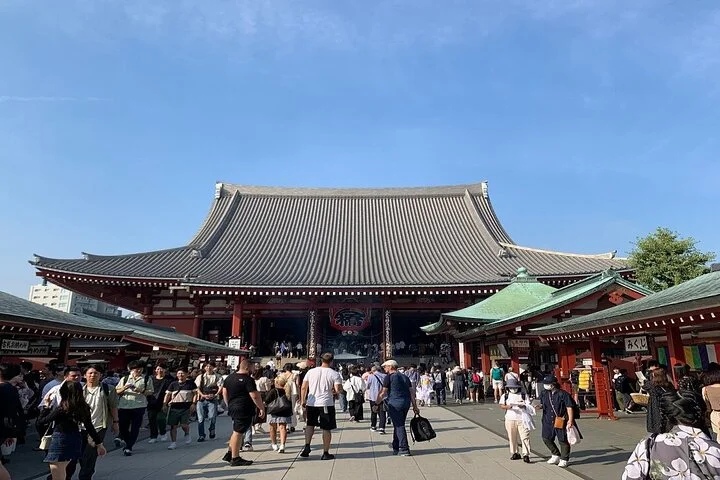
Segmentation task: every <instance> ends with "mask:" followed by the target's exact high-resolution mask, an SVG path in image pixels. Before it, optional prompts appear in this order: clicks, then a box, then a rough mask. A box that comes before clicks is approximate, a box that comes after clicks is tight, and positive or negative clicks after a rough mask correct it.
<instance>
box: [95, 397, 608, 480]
mask: <svg viewBox="0 0 720 480" xmlns="http://www.w3.org/2000/svg"><path fill="white" fill-rule="evenodd" d="M423 414H424V415H425V416H427V417H428V418H430V419H431V421H432V423H433V426H434V427H435V428H436V430H437V433H438V438H437V439H435V440H434V441H431V442H427V443H422V444H416V445H414V446H413V447H412V448H413V451H414V456H412V457H394V456H392V454H391V453H392V452H391V450H390V449H389V448H388V442H389V441H390V440H391V437H390V435H384V436H383V435H379V434H377V433H373V432H371V431H370V429H369V423H368V421H367V420H366V421H364V422H363V423H360V424H355V423H349V422H347V421H345V416H344V415H342V417H343V418H342V419H341V420H343V421H340V422H339V429H338V430H337V431H336V435H335V437H334V439H333V453H335V454H336V455H337V458H336V460H334V461H321V460H320V459H319V457H320V453H321V452H319V451H318V450H315V451H314V452H313V453H312V455H311V457H310V458H309V459H303V458H299V457H298V454H299V452H300V450H301V448H302V443H303V441H302V435H301V433H299V432H298V433H295V434H292V435H291V437H290V440H289V443H288V448H287V453H285V454H278V453H275V452H273V451H272V450H270V446H269V440H268V436H267V434H264V435H262V434H261V435H259V436H257V437H256V438H255V448H256V451H255V452H252V453H249V454H247V455H246V457H247V458H250V459H252V460H255V464H254V465H252V466H250V467H247V468H232V467H229V466H226V464H224V463H223V462H222V461H221V457H222V456H223V454H224V452H225V445H224V441H223V440H222V439H225V438H226V437H227V436H228V434H229V430H230V422H229V419H228V418H227V417H225V416H223V417H220V418H219V419H218V439H216V440H214V441H210V442H206V443H202V444H199V443H193V444H192V445H190V446H185V445H183V444H180V445H179V447H178V449H177V450H175V451H168V450H166V446H167V444H156V445H149V444H147V443H146V442H143V443H141V444H139V445H137V446H136V447H135V455H133V456H132V457H130V458H126V457H123V456H122V454H121V452H119V451H115V452H112V453H110V454H108V455H107V456H106V457H105V458H102V459H100V460H99V462H98V472H97V474H96V476H95V479H96V480H116V479H118V480H119V479H123V480H140V479H153V480H161V479H178V480H182V479H187V480H203V479H207V480H226V479H227V480H230V479H241V478H242V479H258V480H270V479H272V480H280V479H282V480H304V479H312V480H324V479H328V480H330V479H337V480H340V479H347V478H352V479H353V480H375V479H388V478H393V479H394V480H405V479H407V480H419V479H427V480H435V479H437V480H466V479H488V478H492V479H497V480H505V479H508V480H509V479H524V480H527V479H530V478H557V479H567V480H571V479H578V478H580V477H578V476H576V475H574V474H573V473H571V472H568V471H565V470H562V469H560V468H559V467H556V466H551V465H547V464H546V463H544V460H543V459H540V458H537V457H535V456H534V457H533V458H532V462H533V463H532V464H530V465H527V464H524V463H523V462H518V461H510V460H509V452H508V447H507V443H506V441H505V439H504V438H502V437H500V436H498V435H495V434H493V433H490V432H488V431H487V430H486V429H484V428H481V427H479V426H477V425H475V424H473V423H471V422H469V421H467V420H466V419H464V418H462V417H460V416H458V415H456V414H455V413H453V412H452V411H450V410H447V409H443V408H427V409H423ZM192 427H193V429H194V427H195V425H193V426H192ZM318 440H319V439H318ZM315 443H316V445H318V443H317V441H316V442H315ZM244 455H245V454H244ZM605 478H617V477H612V476H606V477H605Z"/></svg>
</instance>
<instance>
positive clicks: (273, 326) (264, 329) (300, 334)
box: [248, 313, 308, 356]
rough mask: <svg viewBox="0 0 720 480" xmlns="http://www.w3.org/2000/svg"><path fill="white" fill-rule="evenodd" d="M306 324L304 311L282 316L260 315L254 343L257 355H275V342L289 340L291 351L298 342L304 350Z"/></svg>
mask: <svg viewBox="0 0 720 480" xmlns="http://www.w3.org/2000/svg"><path fill="white" fill-rule="evenodd" d="M307 324H308V320H307V314H306V313H298V314H297V315H288V316H283V317H262V319H261V320H260V321H258V332H257V345H256V347H257V349H258V350H257V352H258V355H262V356H269V355H275V348H274V345H275V343H276V342H289V343H290V345H291V346H292V349H293V353H295V346H296V345H297V344H298V342H299V343H302V345H303V352H306V351H307V345H306V343H307V327H308V325H307ZM248 333H249V332H248Z"/></svg>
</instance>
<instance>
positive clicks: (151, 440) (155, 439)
mask: <svg viewBox="0 0 720 480" xmlns="http://www.w3.org/2000/svg"><path fill="white" fill-rule="evenodd" d="M157 441H158V439H157V438H151V439H150V440H148V443H157Z"/></svg>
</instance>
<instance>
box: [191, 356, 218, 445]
mask: <svg viewBox="0 0 720 480" xmlns="http://www.w3.org/2000/svg"><path fill="white" fill-rule="evenodd" d="M195 385H196V386H197V388H198V399H199V400H198V404H197V407H198V408H197V422H198V442H204V441H205V420H206V419H207V420H210V428H209V434H210V439H211V440H212V439H214V438H215V423H216V422H217V416H218V404H219V402H220V397H219V393H220V389H221V388H222V376H220V375H219V374H218V373H216V372H215V362H208V363H206V364H205V372H204V373H203V374H202V375H199V376H198V377H197V378H196V379H195Z"/></svg>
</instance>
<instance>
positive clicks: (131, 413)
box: [118, 407, 145, 450]
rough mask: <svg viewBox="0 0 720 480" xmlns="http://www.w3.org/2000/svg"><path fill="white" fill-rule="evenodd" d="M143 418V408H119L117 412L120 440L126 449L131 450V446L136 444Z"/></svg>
mask: <svg viewBox="0 0 720 480" xmlns="http://www.w3.org/2000/svg"><path fill="white" fill-rule="evenodd" d="M144 416H145V407H143V408H121V409H119V410H118V417H119V418H118V420H120V438H122V439H123V441H125V443H126V447H125V448H127V449H129V450H132V448H133V445H135V442H137V439H138V435H140V426H141V425H142V421H143V417H144Z"/></svg>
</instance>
